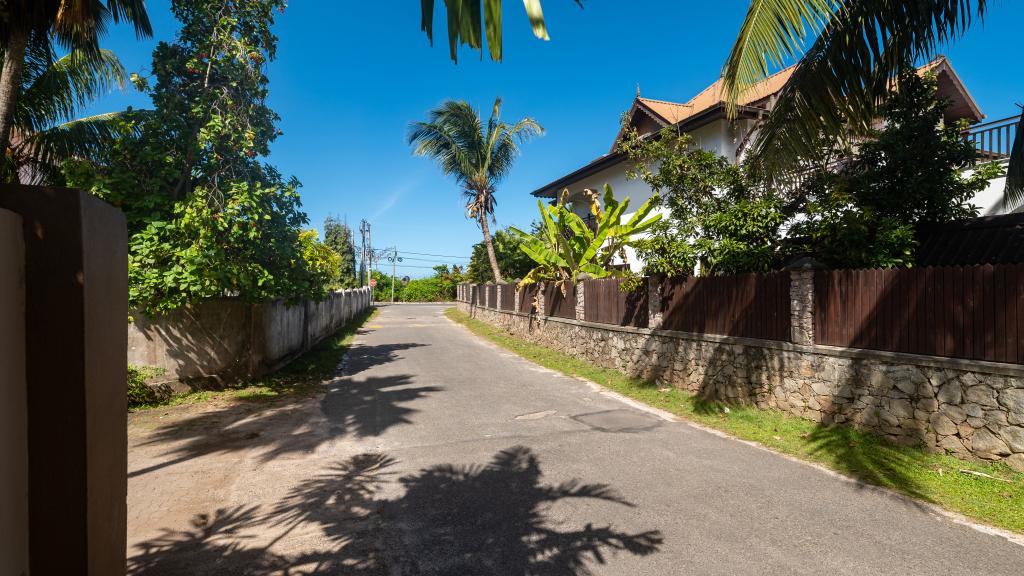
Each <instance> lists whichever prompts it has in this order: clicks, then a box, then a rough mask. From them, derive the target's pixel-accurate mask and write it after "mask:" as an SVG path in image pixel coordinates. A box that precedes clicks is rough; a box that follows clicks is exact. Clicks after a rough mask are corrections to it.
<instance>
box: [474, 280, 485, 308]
mask: <svg viewBox="0 0 1024 576" xmlns="http://www.w3.org/2000/svg"><path fill="white" fill-rule="evenodd" d="M475 288H476V298H474V299H473V304H476V305H477V306H486V305H487V290H486V289H485V288H486V286H484V285H483V284H477V285H476V286H475Z"/></svg>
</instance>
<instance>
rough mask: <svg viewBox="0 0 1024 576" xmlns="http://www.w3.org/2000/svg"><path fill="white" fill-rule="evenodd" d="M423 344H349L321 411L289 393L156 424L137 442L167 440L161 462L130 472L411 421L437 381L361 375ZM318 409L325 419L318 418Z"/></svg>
mask: <svg viewBox="0 0 1024 576" xmlns="http://www.w3.org/2000/svg"><path fill="white" fill-rule="evenodd" d="M420 346H423V345H422V344H414V343H408V344H386V345H380V346H360V347H358V348H356V349H354V350H353V353H352V360H351V362H352V367H353V368H354V370H355V371H354V372H353V371H350V370H348V369H346V374H345V375H344V376H341V377H339V378H336V379H334V380H332V381H330V382H329V383H327V384H326V385H325V388H326V390H325V394H324V396H323V397H322V398H321V400H320V410H319V414H317V412H316V411H315V408H311V403H310V400H309V398H308V397H305V396H301V395H297V396H290V397H286V398H284V399H282V400H279V401H276V402H274V403H273V404H266V403H263V404H250V403H238V404H232V405H230V406H227V407H225V408H222V409H218V410H212V411H207V412H202V413H199V414H196V415H195V416H191V417H188V418H183V419H179V420H176V421H174V422H173V423H171V424H167V425H164V426H162V427H160V428H158V429H157V430H156V431H155V432H154V433H153V434H152V435H151V436H150V437H149V438H148V439H147V440H146V441H145V442H144V443H143V444H142V446H162V445H167V446H169V447H170V448H169V449H168V450H167V452H165V453H164V455H163V456H164V458H163V459H162V461H161V462H159V463H158V464H155V465H153V466H149V467H145V468H142V469H138V470H133V471H131V472H129V474H128V477H129V478H134V477H137V476H141V475H143V474H146V473H149V472H152V471H154V470H159V469H162V468H166V467H168V466H173V465H174V464H177V463H180V462H183V461H185V460H189V459H191V458H196V457H200V456H206V455H209V454H223V453H229V452H234V451H238V450H250V449H253V448H257V449H260V450H261V453H260V459H261V461H263V462H269V461H271V460H273V459H275V458H278V457H280V456H285V455H289V454H303V453H308V452H310V451H312V450H314V449H315V448H316V447H317V446H319V445H320V444H322V443H324V442H326V441H329V440H332V439H337V438H344V437H354V438H365V437H367V436H376V435H379V434H381V433H383V432H384V431H386V430H387V429H389V428H391V427H393V426H397V425H400V424H408V423H411V416H412V414H414V413H415V412H416V411H417V410H416V409H415V408H413V407H411V406H407V405H405V404H408V403H411V402H413V401H415V400H417V399H419V398H422V397H424V396H426V395H428V394H431V393H434V392H440V391H441V390H442V389H441V388H439V387H437V386H413V384H414V379H413V376H412V375H408V374H399V375H394V376H374V377H365V378H360V377H358V375H357V374H358V372H361V371H362V370H364V369H365V368H366V367H368V366H380V365H382V364H386V363H389V362H392V361H395V360H396V359H398V358H399V353H400V352H401V351H403V350H408V349H411V348H416V347H420ZM318 416H319V417H320V418H322V419H323V420H318ZM324 420H325V421H326V422H324Z"/></svg>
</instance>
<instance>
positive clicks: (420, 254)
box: [398, 250, 470, 260]
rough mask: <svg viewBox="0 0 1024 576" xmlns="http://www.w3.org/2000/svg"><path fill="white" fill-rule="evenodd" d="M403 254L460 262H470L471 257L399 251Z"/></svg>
mask: <svg viewBox="0 0 1024 576" xmlns="http://www.w3.org/2000/svg"><path fill="white" fill-rule="evenodd" d="M398 252H399V253H401V254H415V255H417V256H436V257H438V258H458V259H459V260H469V259H470V256H452V255H451V254H427V253H425V252H409V251H408V250H399V251H398Z"/></svg>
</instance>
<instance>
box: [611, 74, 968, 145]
mask: <svg viewBox="0 0 1024 576" xmlns="http://www.w3.org/2000/svg"><path fill="white" fill-rule="evenodd" d="M795 70H796V65H793V66H789V67H787V68H783V69H782V70H779V71H778V72H776V73H774V74H772V75H771V76H768V77H767V78H765V79H763V80H761V81H760V82H757V83H756V84H754V85H753V86H751V87H750V88H748V89H747V90H746V91H744V92H743V94H741V95H740V97H739V100H738V102H737V104H739V105H740V106H751V107H755V108H767V107H768V106H767V105H768V100H769V99H770V98H772V97H773V96H775V95H776V94H778V93H779V91H780V90H782V87H783V86H785V85H786V82H788V81H789V78H790V77H791V76H792V75H793V72H794V71H795ZM928 72H934V73H935V75H936V76H937V77H938V81H939V94H941V95H942V96H944V97H945V98H947V99H949V100H950V107H949V109H948V110H947V113H946V116H947V119H948V120H953V119H959V118H966V119H967V120H968V121H969V122H972V123H973V122H980V121H981V120H982V119H983V118H984V117H985V115H984V114H982V113H981V109H980V108H979V107H978V105H977V103H976V102H975V101H974V99H973V98H972V97H971V95H970V93H969V92H968V91H967V88H966V87H965V86H964V83H963V81H962V80H960V76H959V75H958V74H957V73H956V71H955V70H954V69H953V65H952V64H950V62H949V59H947V58H946V57H945V56H942V55H940V56H937V57H936V58H935V59H933V60H932V61H931V62H929V63H927V64H925V65H924V66H921V67H920V68H918V69H917V73H918V74H922V75H923V74H926V73H928ZM723 102H724V99H723V95H722V79H721V78H719V79H718V80H715V81H714V82H713V83H712V84H711V85H710V86H708V87H707V88H705V89H703V90H701V91H700V92H699V93H697V95H696V96H694V97H693V98H690V99H689V100H688V101H686V102H685V103H679V102H670V101H668V100H656V99H654V98H644V97H641V96H640V95H637V97H636V99H635V100H634V101H633V106H632V107H631V108H630V111H629V113H628V116H629V117H630V118H633V116H634V115H635V114H636V111H637V110H641V111H643V112H646V113H647V114H648V115H649V116H651V117H653V118H655V120H657V121H658V123H659V124H661V125H662V127H665V126H672V125H674V124H678V123H680V122H682V121H684V120H686V119H688V118H690V117H692V116H695V115H697V114H699V113H701V112H703V111H705V110H708V109H709V108H712V107H713V106H716V105H718V104H721V103H723ZM621 137H622V133H621V131H620V133H619V134H618V135H617V136H616V137H615V142H618V141H619V139H620V138H621Z"/></svg>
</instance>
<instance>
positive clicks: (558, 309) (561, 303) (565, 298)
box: [544, 284, 576, 320]
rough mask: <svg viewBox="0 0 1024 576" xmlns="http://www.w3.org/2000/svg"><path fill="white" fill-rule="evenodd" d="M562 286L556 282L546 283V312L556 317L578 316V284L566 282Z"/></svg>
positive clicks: (573, 317)
mask: <svg viewBox="0 0 1024 576" xmlns="http://www.w3.org/2000/svg"><path fill="white" fill-rule="evenodd" d="M564 287H565V293H564V294H563V293H562V288H561V287H559V286H556V285H554V284H545V285H544V314H545V315H546V316H554V317H555V318H569V319H570V320H572V319H575V318H576V285H575V284H564Z"/></svg>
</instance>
